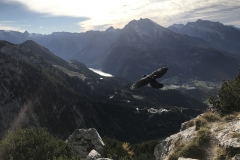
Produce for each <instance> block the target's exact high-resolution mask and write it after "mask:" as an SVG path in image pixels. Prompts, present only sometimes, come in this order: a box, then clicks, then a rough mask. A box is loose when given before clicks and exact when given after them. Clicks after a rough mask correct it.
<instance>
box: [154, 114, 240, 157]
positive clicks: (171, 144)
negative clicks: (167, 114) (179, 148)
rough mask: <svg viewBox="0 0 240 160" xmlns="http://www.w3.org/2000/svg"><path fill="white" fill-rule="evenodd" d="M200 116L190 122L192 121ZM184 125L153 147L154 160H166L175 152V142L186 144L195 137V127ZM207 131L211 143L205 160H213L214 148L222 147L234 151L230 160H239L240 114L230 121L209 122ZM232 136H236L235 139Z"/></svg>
mask: <svg viewBox="0 0 240 160" xmlns="http://www.w3.org/2000/svg"><path fill="white" fill-rule="evenodd" d="M201 116H202V115H200V116H198V117H196V118H195V119H192V120H190V121H194V120H196V119H197V118H199V117H201ZM186 124H187V123H186V122H185V123H183V124H182V128H181V131H180V132H178V133H176V134H174V135H171V136H170V137H168V138H166V139H165V140H163V141H162V143H160V144H158V145H157V146H156V147H155V149H154V155H155V157H156V160H168V156H169V155H170V154H172V153H173V152H174V150H175V144H176V143H175V142H177V141H181V142H183V143H186V142H189V141H190V140H192V139H193V138H194V137H195V136H196V133H197V131H195V126H192V127H190V128H187V127H186V126H187V125H186ZM209 131H210V132H211V140H210V141H211V142H213V143H211V145H210V147H209V148H206V150H207V151H208V155H207V159H214V158H215V156H216V150H214V148H217V147H222V148H224V149H227V150H228V149H231V150H234V151H235V153H237V154H236V155H233V157H232V160H237V159H239V160H240V137H239V136H240V114H238V115H237V116H236V118H235V119H233V120H231V121H223V120H221V121H217V122H209ZM233 135H237V137H236V136H235V137H234V136H233ZM186 158H187V157H186ZM186 158H185V159H186ZM179 159H180V160H181V159H182V158H181V157H179Z"/></svg>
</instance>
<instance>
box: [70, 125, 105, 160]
mask: <svg viewBox="0 0 240 160" xmlns="http://www.w3.org/2000/svg"><path fill="white" fill-rule="evenodd" d="M66 143H67V144H69V145H70V146H71V147H72V148H73V149H74V150H75V152H76V153H78V154H79V155H80V156H81V158H86V157H87V156H88V155H89V152H90V151H92V150H95V151H97V152H98V153H99V154H100V155H101V154H103V146H104V145H105V144H104V142H103V141H102V138H101V137H100V136H99V134H98V132H97V130H96V129H95V128H90V129H76V130H75V131H74V132H73V133H72V135H70V136H69V137H68V139H67V140H66ZM97 158H99V157H97Z"/></svg>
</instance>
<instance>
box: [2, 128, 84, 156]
mask: <svg viewBox="0 0 240 160" xmlns="http://www.w3.org/2000/svg"><path fill="white" fill-rule="evenodd" d="M0 159H1V160H9V159H14V160H15V159H17V160H26V159H34V160H43V159H44V160H53V159H58V160H60V159H64V160H72V159H74V160H78V159H79V158H78V157H77V155H76V154H75V153H74V152H73V151H72V149H71V147H70V146H68V145H67V144H66V143H65V142H64V141H62V140H59V139H56V138H54V137H53V136H51V135H50V134H49V133H48V132H47V131H46V129H43V128H29V129H20V128H19V129H17V130H16V131H8V133H7V135H6V137H5V138H4V139H2V140H1V141H0Z"/></svg>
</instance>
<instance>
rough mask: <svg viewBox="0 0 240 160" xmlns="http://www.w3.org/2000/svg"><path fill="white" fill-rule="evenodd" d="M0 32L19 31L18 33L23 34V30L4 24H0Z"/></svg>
mask: <svg viewBox="0 0 240 160" xmlns="http://www.w3.org/2000/svg"><path fill="white" fill-rule="evenodd" d="M0 30H6V31H10V30H11V31H19V32H24V31H25V30H24V29H22V28H20V27H13V26H7V25H4V24H1V23H0Z"/></svg>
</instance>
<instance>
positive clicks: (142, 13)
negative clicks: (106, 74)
mask: <svg viewBox="0 0 240 160" xmlns="http://www.w3.org/2000/svg"><path fill="white" fill-rule="evenodd" d="M5 1H6V2H8V3H12V2H15V3H16V2H17V3H21V4H23V5H24V6H25V8H27V9H28V10H30V11H32V12H36V13H41V14H42V15H43V16H46V17H48V16H50V17H52V16H55V17H56V16H59V17H61V16H65V17H76V18H77V17H86V19H82V20H81V21H80V20H79V22H78V24H79V29H81V31H87V30H94V29H98V28H99V29H102V30H105V29H106V28H108V27H109V26H114V28H122V27H124V25H126V24H127V23H128V22H129V21H130V20H133V19H139V18H149V19H152V20H153V21H155V22H157V23H158V24H160V25H162V26H165V27H168V26H169V25H171V24H173V23H187V22H188V21H196V20H197V19H207V20H213V21H220V22H226V23H229V24H230V23H233V22H235V21H237V20H238V19H239V18H238V16H237V15H240V0H231V1H226V0H121V1H113V0H101V1H99V0H81V1H79V0H5ZM106 24H109V26H108V25H106Z"/></svg>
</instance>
